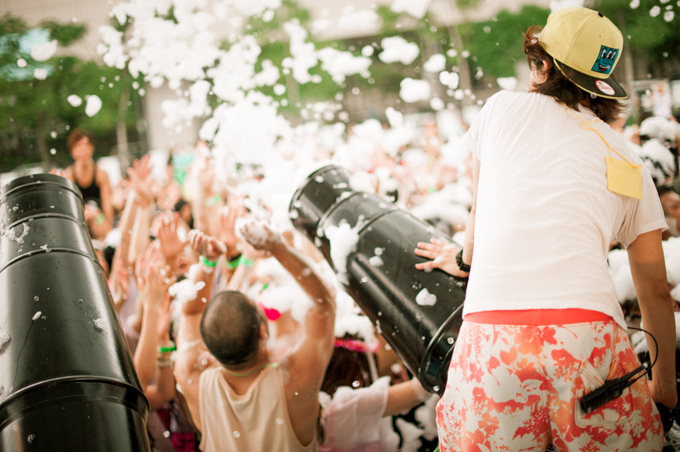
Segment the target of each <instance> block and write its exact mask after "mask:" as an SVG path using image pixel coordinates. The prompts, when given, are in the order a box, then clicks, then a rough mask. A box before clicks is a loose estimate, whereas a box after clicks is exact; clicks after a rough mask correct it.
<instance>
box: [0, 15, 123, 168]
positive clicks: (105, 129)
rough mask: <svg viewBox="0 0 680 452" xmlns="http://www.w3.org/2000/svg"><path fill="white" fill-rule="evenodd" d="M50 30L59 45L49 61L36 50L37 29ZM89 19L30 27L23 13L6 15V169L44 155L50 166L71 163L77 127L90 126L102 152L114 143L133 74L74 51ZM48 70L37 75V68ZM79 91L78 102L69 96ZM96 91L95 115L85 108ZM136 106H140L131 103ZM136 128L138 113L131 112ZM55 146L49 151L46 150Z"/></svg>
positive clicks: (0, 52) (2, 120) (2, 63)
mask: <svg viewBox="0 0 680 452" xmlns="http://www.w3.org/2000/svg"><path fill="white" fill-rule="evenodd" d="M41 30H42V32H43V33H44V32H45V31H46V32H47V36H48V40H56V41H57V43H58V51H57V52H56V53H55V54H54V56H52V57H51V58H49V59H48V60H46V61H36V60H35V59H34V58H33V57H32V56H31V48H30V47H31V46H30V45H27V42H29V44H30V40H29V38H30V36H31V33H36V31H38V32H40V31H41ZM86 32H87V28H86V27H85V26H83V25H74V24H59V23H57V22H54V21H45V22H42V23H40V24H39V25H38V27H36V28H33V27H30V26H29V25H28V24H27V23H26V22H25V21H24V20H22V19H21V18H17V17H13V16H11V15H8V14H7V15H5V16H3V17H2V18H0V143H2V144H0V171H6V170H9V169H10V168H11V167H12V166H14V165H16V164H18V163H28V162H31V161H33V162H35V161H40V160H42V161H43V163H44V164H45V166H46V167H47V166H49V165H50V164H59V165H65V164H67V163H68V162H69V161H70V157H69V155H68V152H67V151H66V137H67V136H68V133H69V131H70V130H72V129H73V128H75V127H83V128H86V129H88V130H90V131H91V132H92V133H93V134H94V135H95V139H96V141H97V143H102V144H106V145H108V146H101V147H97V146H96V148H97V150H98V151H99V152H100V153H102V152H104V151H105V150H106V148H108V147H110V145H111V144H113V143H114V141H113V140H112V137H113V136H115V128H116V123H117V121H118V100H119V99H120V97H121V92H122V90H123V89H128V87H127V86H126V84H128V85H129V83H130V82H129V77H126V76H125V75H124V74H123V72H122V71H120V70H117V69H113V68H108V67H106V66H103V65H100V64H97V63H95V62H93V61H84V60H81V59H80V58H77V57H75V56H71V55H68V54H67V52H68V46H70V45H72V44H74V43H76V42H78V41H79V40H80V39H82V38H83V37H84V36H85V33H86ZM36 68H39V69H44V70H46V71H47V75H46V77H44V79H42V77H36V73H35V69H36ZM71 95H76V96H78V97H80V98H81V99H82V104H81V105H80V106H77V107H74V106H73V105H71V104H70V103H69V101H68V100H67V99H68V97H69V96H71ZM88 95H96V96H98V97H99V98H100V99H101V101H102V108H101V109H100V110H99V112H98V113H97V114H95V115H94V116H92V117H90V116H88V115H87V114H86V113H85V105H86V96H88ZM130 111H131V112H134V109H132V108H130ZM126 119H127V124H128V125H129V126H130V127H131V128H132V129H134V125H135V123H136V117H135V115H134V114H129V115H126ZM49 149H52V150H53V151H52V152H49V153H46V152H45V151H46V150H49Z"/></svg>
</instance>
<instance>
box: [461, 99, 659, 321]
mask: <svg viewBox="0 0 680 452" xmlns="http://www.w3.org/2000/svg"><path fill="white" fill-rule="evenodd" d="M573 113H576V114H577V115H578V116H580V117H581V118H582V119H583V120H584V121H587V122H589V121H598V118H597V117H596V116H595V115H594V114H593V113H592V112H591V111H590V110H588V109H585V108H581V109H580V110H579V111H574V112H573ZM573 113H572V112H570V111H569V110H568V109H567V108H566V107H565V106H564V105H563V104H561V103H558V102H557V101H556V100H555V99H553V98H552V97H549V96H545V95H542V94H537V93H511V92H506V91H501V92H499V93H497V94H495V95H494V96H492V97H491V98H490V99H489V100H488V102H487V103H486V105H485V106H484V107H483V108H482V110H481V112H480V114H479V116H478V118H477V119H476V121H475V123H474V124H473V125H472V127H471V128H470V130H469V131H468V133H467V134H466V136H465V142H466V145H467V146H468V149H469V150H470V151H471V152H472V153H473V154H474V156H475V157H477V158H478V159H479V160H480V162H481V165H480V175H479V186H478V189H477V216H476V222H475V243H474V253H473V260H472V271H471V274H470V280H469V283H468V288H467V295H466V299H465V306H464V314H469V313H472V312H480V311H491V310H520V309H565V308H581V309H590V310H594V311H599V312H603V313H605V314H607V315H610V316H611V317H612V318H614V320H616V321H617V322H618V323H619V324H620V325H621V326H622V327H623V328H625V327H626V325H625V321H624V318H623V313H622V311H621V307H620V305H619V303H618V302H617V298H616V292H615V288H614V284H613V282H612V280H611V277H610V275H609V272H608V269H607V253H608V250H609V243H610V241H611V240H618V241H619V242H621V243H622V244H623V246H624V247H627V246H628V245H630V243H632V242H633V241H634V240H635V238H636V237H637V236H638V235H639V234H642V233H644V232H649V231H653V230H656V229H665V228H666V227H667V226H666V222H665V220H664V216H663V210H662V209H661V203H660V201H659V197H658V195H657V193H656V189H655V187H654V183H653V181H652V179H651V177H650V175H649V173H648V172H647V170H645V168H644V167H642V177H643V199H642V201H638V200H636V199H634V198H629V197H625V196H621V195H617V194H614V193H612V192H610V191H608V190H607V177H606V164H605V158H606V157H607V156H609V155H610V151H609V148H608V147H607V145H606V144H605V143H604V141H603V140H602V139H601V138H600V137H599V136H598V134H597V133H595V132H593V131H591V130H586V129H583V128H581V127H580V125H581V120H580V119H578V118H577V117H576V116H575V115H574V114H573ZM591 126H592V127H593V128H595V129H597V130H598V131H599V132H600V133H601V134H602V135H603V137H604V138H605V139H606V140H607V141H608V142H609V144H610V145H611V146H612V147H613V148H614V149H616V150H617V151H618V152H619V153H621V154H622V155H624V156H625V157H626V159H628V160H629V161H630V162H633V163H635V164H640V163H641V160H640V158H639V157H638V156H637V155H636V154H635V152H634V151H633V150H632V149H630V148H629V147H628V145H627V144H626V143H625V141H624V139H623V137H622V136H621V135H619V134H618V133H616V132H615V131H613V130H612V129H611V128H610V127H609V126H608V125H607V124H605V123H604V122H595V123H592V124H591ZM614 158H617V159H620V157H619V156H617V155H616V154H615V153H614Z"/></svg>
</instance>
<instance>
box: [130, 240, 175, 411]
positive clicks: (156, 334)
mask: <svg viewBox="0 0 680 452" xmlns="http://www.w3.org/2000/svg"><path fill="white" fill-rule="evenodd" d="M142 260H143V262H144V268H143V269H141V271H142V273H143V276H142V277H141V278H139V280H140V287H141V290H142V291H141V298H142V303H143V307H144V309H143V319H142V328H141V333H140V335H139V343H138V344H137V349H136V351H135V356H134V362H135V368H136V369H137V374H138V375H139V380H140V383H141V384H142V389H143V390H144V393H145V394H146V395H147V397H149V396H150V397H149V399H150V400H149V403H151V405H152V409H154V408H158V407H160V406H161V405H162V404H163V403H165V402H167V401H168V400H170V399H172V396H173V395H174V377H173V375H172V367H171V362H170V356H169V354H168V353H165V354H161V355H160V356H159V355H158V346H159V345H163V346H166V345H168V344H167V342H168V341H169V337H168V331H167V327H168V326H169V321H168V318H167V317H168V312H167V308H168V303H167V300H166V296H167V290H168V287H169V286H170V285H171V284H172V283H174V278H168V276H167V274H168V272H169V271H170V269H169V267H167V266H165V265H164V264H163V256H162V255H161V253H160V251H159V250H158V249H157V248H153V247H150V248H149V250H148V251H147V253H145V256H144V257H143V258H142ZM160 325H162V326H163V329H164V331H159V330H160V328H159V326H160ZM161 340H163V343H161ZM154 375H155V376H156V384H154V385H150V383H151V380H152V379H153V377H154ZM159 389H161V390H160V391H159Z"/></svg>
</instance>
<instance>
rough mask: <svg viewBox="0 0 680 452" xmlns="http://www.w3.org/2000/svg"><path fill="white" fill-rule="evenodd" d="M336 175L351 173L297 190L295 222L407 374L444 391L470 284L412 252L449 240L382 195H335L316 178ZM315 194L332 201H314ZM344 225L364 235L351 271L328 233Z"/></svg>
mask: <svg viewBox="0 0 680 452" xmlns="http://www.w3.org/2000/svg"><path fill="white" fill-rule="evenodd" d="M333 171H335V173H336V174H346V170H344V169H342V168H339V167H335V166H329V167H324V168H322V169H321V170H319V171H317V172H316V173H314V174H312V175H311V176H310V177H309V178H308V179H307V182H306V184H305V185H304V186H303V187H301V188H300V189H298V191H297V192H296V194H295V196H294V198H293V200H292V201H291V203H290V214H291V215H290V216H291V220H292V222H293V224H294V225H295V227H296V228H297V229H298V230H300V231H301V232H303V233H305V234H306V235H307V237H308V238H309V239H310V240H312V241H313V242H314V243H315V244H316V246H317V247H318V248H319V249H320V251H321V252H322V253H323V255H324V256H325V257H326V260H327V261H328V262H329V263H330V265H331V266H332V267H333V269H334V270H335V271H336V273H341V274H342V278H341V280H343V282H344V284H345V288H346V290H347V292H348V293H349V294H350V295H351V296H352V298H354V300H355V301H356V302H357V304H358V305H359V307H360V308H361V309H362V310H363V311H364V313H365V314H366V315H367V316H368V317H369V318H370V320H371V321H372V322H373V324H374V325H375V326H376V329H377V330H378V332H379V333H381V334H382V335H383V336H384V337H385V339H386V340H387V342H388V343H389V344H390V345H391V346H392V348H393V349H394V350H395V351H396V352H397V354H398V355H399V357H400V358H401V359H402V361H403V362H404V364H405V365H406V367H407V368H408V369H409V371H410V372H411V373H412V374H414V375H416V376H417V377H418V379H419V380H420V382H421V383H422V385H423V387H425V389H427V390H428V391H431V392H435V393H439V394H441V393H443V391H444V389H445V387H446V377H447V370H448V365H449V362H450V360H451V353H452V351H453V346H454V343H455V341H456V338H457V336H458V331H459V330H460V326H461V323H462V309H463V301H464V299H465V285H464V282H463V281H461V280H460V279H457V278H454V277H452V276H450V275H448V274H447V273H445V272H443V271H441V270H434V271H432V272H424V271H420V270H417V269H416V268H415V265H416V263H419V262H424V261H425V259H424V258H422V257H419V256H416V255H415V253H414V250H415V248H416V246H417V243H418V242H427V241H429V240H430V238H432V237H437V238H440V239H442V240H448V241H450V239H449V238H448V237H446V236H444V235H443V234H442V233H441V232H439V231H438V230H437V229H435V228H434V227H433V226H432V225H430V224H428V223H426V222H424V221H422V220H420V219H418V218H416V217H414V216H413V215H411V214H409V213H408V212H405V211H403V210H401V209H399V208H398V207H397V206H395V205H394V204H392V203H390V202H388V201H386V200H384V199H383V198H380V197H378V196H376V195H372V194H367V193H360V192H351V193H337V192H334V191H333V190H332V189H331V188H329V186H328V184H324V183H323V182H325V179H323V180H322V179H315V175H316V174H319V173H324V174H328V173H333ZM324 188H326V189H327V191H324ZM317 196H318V197H320V198H321V199H324V200H326V201H325V202H323V203H321V202H320V201H312V200H315V199H316V197H317ZM331 200H333V201H334V202H331ZM308 204H310V205H314V206H316V207H310V206H309V205H308ZM319 205H323V206H325V208H326V210H325V211H324V212H323V213H321V214H319V213H317V212H318V211H319V210H320V209H319V208H318V206H319ZM308 212H313V213H314V215H313V216H310V215H308ZM343 223H347V224H348V225H349V226H350V227H352V228H355V230H356V232H357V234H358V236H359V240H358V242H357V245H356V247H355V249H354V250H353V251H351V252H350V253H349V255H348V256H347V267H346V269H341V268H336V267H337V266H336V263H334V262H333V259H332V257H331V241H330V240H329V239H328V238H327V237H326V233H325V230H326V228H328V227H330V226H336V227H337V226H340V225H341V224H343Z"/></svg>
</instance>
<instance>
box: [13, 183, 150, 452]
mask: <svg viewBox="0 0 680 452" xmlns="http://www.w3.org/2000/svg"><path fill="white" fill-rule="evenodd" d="M0 234H1V236H0V450H3V451H19V450H21V451H32V450H33V451H57V452H61V451H64V452H65V451H69V452H72V451H76V450H77V451H95V450H96V451H149V450H150V446H149V438H148V436H147V433H146V419H147V416H148V412H149V405H148V402H147V400H146V398H145V397H144V393H143V392H142V390H141V387H140V383H139V379H138V377H137V374H136V372H135V369H134V366H133V362H132V357H131V355H130V351H129V349H128V346H127V342H126V340H125V336H124V335H123V332H122V328H121V325H120V322H119V320H118V316H117V315H116V311H115V309H114V307H113V301H112V299H111V294H110V292H109V289H108V286H107V283H106V278H105V276H104V272H103V270H102V268H101V266H100V265H99V263H98V261H97V258H96V256H95V253H94V249H93V247H92V242H91V241H90V239H89V236H88V234H87V231H86V229H85V221H84V217H83V200H82V197H81V195H80V192H79V190H78V188H77V187H76V185H75V184H73V183H72V182H71V181H69V180H67V179H64V178H63V177H60V176H56V175H52V174H38V175H32V176H26V177H20V178H18V179H15V180H13V181H11V182H10V183H8V184H7V185H5V186H4V187H3V188H2V191H0Z"/></svg>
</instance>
